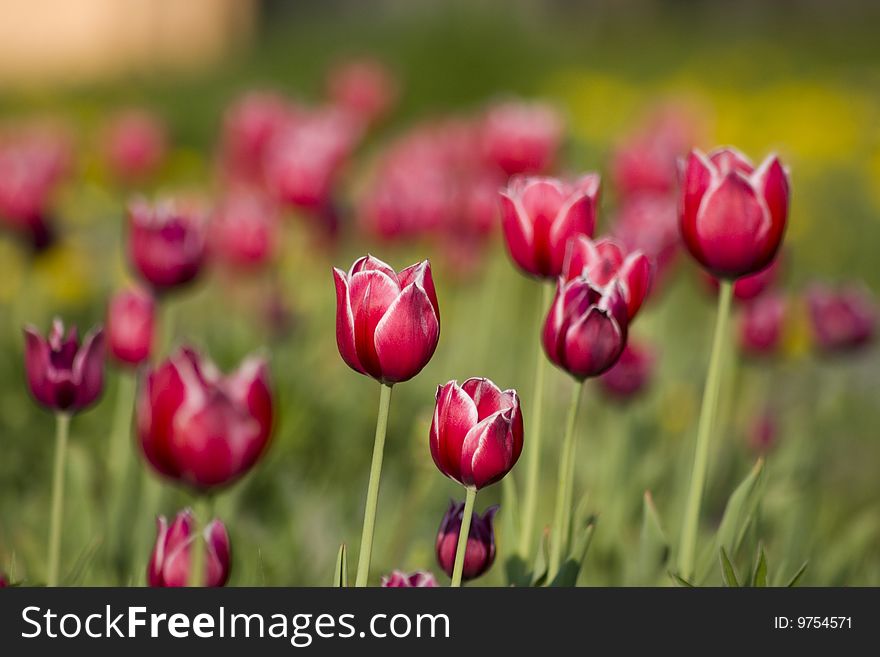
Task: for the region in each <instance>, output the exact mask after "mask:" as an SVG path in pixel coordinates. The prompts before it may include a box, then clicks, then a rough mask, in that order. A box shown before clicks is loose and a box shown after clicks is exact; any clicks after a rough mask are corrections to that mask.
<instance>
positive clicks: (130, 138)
mask: <svg viewBox="0 0 880 657" xmlns="http://www.w3.org/2000/svg"><path fill="white" fill-rule="evenodd" d="M167 141H168V140H167V136H166V133H165V126H164V125H163V123H162V122H161V120H160V119H159V118H158V117H156V116H154V115H153V114H151V113H149V112H147V111H144V110H129V111H126V112H123V113H121V114H119V115H118V116H116V117H114V118H113V120H112V121H111V123H110V124H109V126H108V127H107V130H106V133H105V135H104V155H105V158H106V160H107V164H108V165H109V167H110V170H111V171H112V172H113V173H114V174H115V175H116V176H117V177H118V178H121V179H122V180H128V181H136V180H141V179H143V178H146V177H148V176H150V175H152V174H153V173H155V171H156V169H157V168H158V167H159V166H160V165H161V164H162V160H163V159H164V157H165V154H166V151H167V148H168V144H167Z"/></svg>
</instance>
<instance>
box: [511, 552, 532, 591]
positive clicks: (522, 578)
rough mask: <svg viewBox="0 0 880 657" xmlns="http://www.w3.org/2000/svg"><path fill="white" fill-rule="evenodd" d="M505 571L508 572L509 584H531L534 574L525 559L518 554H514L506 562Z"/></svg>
mask: <svg viewBox="0 0 880 657" xmlns="http://www.w3.org/2000/svg"><path fill="white" fill-rule="evenodd" d="M504 572H505V573H506V574H507V585H508V586H531V584H532V574H531V573H530V572H529V569H528V566H526V562H525V560H524V559H523V558H522V557H521V556H520V555H518V554H513V555H511V556H509V557H508V558H507V560H506V561H505V562H504Z"/></svg>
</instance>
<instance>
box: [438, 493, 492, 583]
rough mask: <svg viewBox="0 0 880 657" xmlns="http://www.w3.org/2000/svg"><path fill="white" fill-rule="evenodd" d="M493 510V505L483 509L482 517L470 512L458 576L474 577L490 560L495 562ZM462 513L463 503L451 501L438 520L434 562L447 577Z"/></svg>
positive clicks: (451, 563)
mask: <svg viewBox="0 0 880 657" xmlns="http://www.w3.org/2000/svg"><path fill="white" fill-rule="evenodd" d="M497 512H498V506H497V505H496V506H490V507H489V508H488V509H486V511H485V512H484V513H483V515H482V516H480V515H479V514H477V513H474V514H473V516H472V518H471V526H470V529H469V531H468V539H467V548H466V551H465V555H464V569H463V570H462V575H461V578H462V579H463V580H469V579H476V578H477V577H479V576H480V575H482V574H483V573H485V572H486V571H487V570H489V568H490V567H491V566H492V562H494V561H495V530H494V529H493V528H492V520H493V519H494V518H495V514H496V513H497ZM463 515H464V502H459V503H456V502H455V501H454V500H451V501H450V502H449V509H447V511H446V515H444V516H443V521H442V522H441V523H440V530H439V531H438V532H437V542H436V544H435V550H436V552H437V563H439V564H440V568H442V569H443V572H445V573H446V574H447V575H449V576H450V577H452V570H453V567H454V566H455V552H456V549H457V548H458V535H459V532H460V531H461V521H462V518H463Z"/></svg>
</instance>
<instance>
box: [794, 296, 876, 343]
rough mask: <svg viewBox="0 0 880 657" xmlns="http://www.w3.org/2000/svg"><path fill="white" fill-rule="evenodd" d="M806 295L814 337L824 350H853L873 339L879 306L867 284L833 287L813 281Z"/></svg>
mask: <svg viewBox="0 0 880 657" xmlns="http://www.w3.org/2000/svg"><path fill="white" fill-rule="evenodd" d="M806 297H807V307H808V309H809V313H810V325H811V328H812V333H813V340H814V342H815V344H816V346H817V347H818V348H819V349H820V350H821V351H824V352H826V353H838V352H846V351H852V350H855V349H858V348H859V347H862V346H864V345H866V344H868V343H870V342H871V341H872V340H873V338H874V332H875V330H876V323H877V308H876V306H875V304H874V299H873V298H872V297H871V295H870V293H869V292H868V290H867V289H865V288H864V287H862V286H860V285H855V284H848V285H844V286H841V287H840V288H838V289H832V288H829V287H827V286H825V285H822V284H814V285H812V286H811V287H810V288H809V289H808V290H807V295H806Z"/></svg>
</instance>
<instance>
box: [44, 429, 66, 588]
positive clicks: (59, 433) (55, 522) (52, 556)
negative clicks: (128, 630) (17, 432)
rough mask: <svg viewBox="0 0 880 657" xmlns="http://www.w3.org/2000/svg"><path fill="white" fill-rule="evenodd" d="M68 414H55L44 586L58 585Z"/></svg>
mask: <svg viewBox="0 0 880 657" xmlns="http://www.w3.org/2000/svg"><path fill="white" fill-rule="evenodd" d="M69 434H70V416H69V415H68V414H67V413H58V414H57V415H56V416H55V467H54V469H53V474H52V511H51V515H50V520H49V574H48V576H47V577H46V586H58V563H59V560H60V558H61V521H62V517H63V506H64V468H65V465H66V464H67V438H68V435H69Z"/></svg>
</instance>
